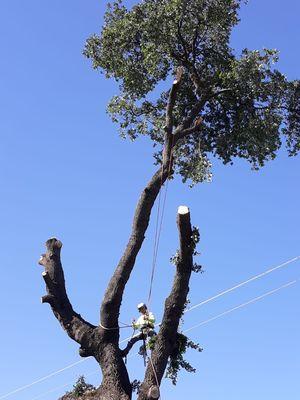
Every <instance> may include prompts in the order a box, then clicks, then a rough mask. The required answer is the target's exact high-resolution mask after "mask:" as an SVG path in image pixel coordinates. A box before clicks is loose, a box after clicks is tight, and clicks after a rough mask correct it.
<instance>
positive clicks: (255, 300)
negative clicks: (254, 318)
mask: <svg viewBox="0 0 300 400" xmlns="http://www.w3.org/2000/svg"><path fill="white" fill-rule="evenodd" d="M298 281H299V280H294V281H291V282H288V283H286V284H284V285H282V286H280V287H278V288H276V289H273V290H270V291H269V292H266V293H264V294H262V295H261V296H257V297H255V298H253V299H251V300H249V301H246V302H245V303H242V304H239V305H238V306H235V307H232V308H230V309H228V310H226V311H224V312H222V313H220V314H217V315H215V316H214V317H211V318H209V319H206V320H204V321H202V322H200V323H199V324H197V325H194V326H192V327H190V328H188V329H185V330H184V331H183V332H182V333H187V332H190V331H191V330H193V329H196V328H200V327H201V326H204V325H207V324H208V323H210V322H212V321H215V320H216V319H219V318H222V317H224V316H225V315H228V314H231V313H232V312H234V311H236V310H239V309H241V308H244V307H246V306H248V305H250V304H253V303H256V302H257V301H259V300H262V299H264V298H265V297H268V296H271V295H272V294H275V293H277V292H279V291H280V290H282V289H286V288H288V287H290V286H292V285H294V284H295V283H297V282H298ZM134 355H138V353H136V354H134ZM128 358H129V357H128ZM97 372H98V370H97V371H93V372H91V373H90V374H88V375H87V376H91V375H94V374H96V373H97ZM71 384H73V381H72V382H68V383H66V384H64V385H62V386H58V387H56V388H53V389H51V390H49V391H47V392H44V393H42V394H40V395H38V396H37V397H34V398H32V399H31V400H38V399H40V398H42V397H44V396H46V395H47V394H50V393H53V392H55V391H56V390H60V389H62V388H64V387H66V386H68V385H71Z"/></svg>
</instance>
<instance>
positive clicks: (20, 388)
mask: <svg viewBox="0 0 300 400" xmlns="http://www.w3.org/2000/svg"><path fill="white" fill-rule="evenodd" d="M299 259H300V256H297V257H294V258H291V259H290V260H288V261H286V262H284V263H282V264H279V265H278V266H276V267H273V268H270V269H268V270H267V271H265V272H262V273H260V274H258V275H255V276H253V277H252V278H250V279H247V280H246V281H244V282H241V283H239V284H237V285H235V286H233V287H231V288H229V289H227V290H224V291H223V292H221V293H219V294H217V295H215V296H213V297H210V298H208V299H207V300H204V301H202V302H200V303H198V304H195V305H194V306H192V307H190V308H189V309H188V310H186V311H185V313H187V312H189V311H192V310H194V309H195V308H197V307H200V306H202V305H204V304H207V303H209V302H210V301H213V300H215V299H217V298H219V297H221V296H224V295H225V294H227V293H229V292H232V291H233V290H236V289H238V288H240V287H242V286H244V285H246V284H247V283H250V282H253V281H254V280H257V279H259V278H261V277H263V276H266V275H268V274H270V273H272V272H274V271H276V270H278V269H280V268H283V267H284V266H287V265H289V264H291V263H293V262H295V261H298V260H299ZM158 325H159V324H157V325H156V326H158ZM129 339H131V337H129V338H126V339H123V340H121V341H120V344H121V343H125V342H127V341H128V340H129ZM90 358H91V357H88V358H84V359H83V360H79V361H77V362H75V363H73V364H70V365H67V366H66V367H64V368H61V369H59V370H57V371H54V372H52V373H50V374H48V375H46V376H44V377H42V378H40V379H38V380H36V381H34V382H32V383H29V384H28V385H24V386H21V387H19V388H17V389H15V390H13V391H11V392H9V393H7V394H5V395H3V396H1V397H0V400H3V399H6V398H7V397H9V396H11V395H13V394H16V393H19V392H21V391H23V390H25V389H28V388H30V387H31V386H33V385H36V384H37V383H40V382H43V381H45V380H46V379H49V378H51V377H52V376H55V375H57V374H59V373H61V372H63V371H66V370H67V369H70V368H72V367H74V366H75V365H78V364H81V363H82V362H84V361H86V360H88V359H90Z"/></svg>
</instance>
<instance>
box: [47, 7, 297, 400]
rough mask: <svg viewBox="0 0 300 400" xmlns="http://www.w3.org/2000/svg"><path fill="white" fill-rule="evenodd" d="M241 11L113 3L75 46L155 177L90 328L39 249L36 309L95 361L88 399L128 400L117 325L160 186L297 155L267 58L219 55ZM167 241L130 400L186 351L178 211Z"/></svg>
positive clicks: (287, 92)
mask: <svg viewBox="0 0 300 400" xmlns="http://www.w3.org/2000/svg"><path fill="white" fill-rule="evenodd" d="M241 3H242V1H239V0H189V1H187V0H142V1H139V2H137V3H136V5H134V6H133V7H131V8H128V7H126V5H125V4H124V2H123V1H122V0H115V1H113V2H112V3H109V4H108V6H107V10H106V13H105V19H104V24H103V26H102V27H101V31H100V33H99V34H95V35H92V36H91V37H90V38H89V39H88V40H87V42H86V46H85V49H84V54H85V56H86V57H88V58H89V59H91V61H92V64H93V67H94V68H95V69H96V70H99V71H100V72H102V73H104V74H105V76H106V78H113V79H115V80H116V81H117V82H118V84H119V93H118V94H116V96H114V97H113V98H112V99H111V101H110V102H109V104H108V112H109V114H110V115H111V117H112V120H113V121H114V122H115V123H117V124H118V126H119V131H120V135H121V136H122V137H124V138H129V139H131V140H135V139H137V138H138V136H140V135H146V136H148V137H149V138H150V139H151V142H152V144H153V146H154V161H155V164H156V165H157V171H156V172H155V173H154V175H153V176H152V177H151V179H150V180H149V182H148V183H147V184H146V186H145V188H144V190H143V191H142V193H141V195H140V198H139V200H138V204H137V206H136V210H135V214H134V219H133V224H132V231H131V235H130V237H129V240H128V244H127V246H126V248H125V250H124V253H123V256H122V257H121V259H120V261H119V263H118V265H117V267H116V269H115V271H114V273H113V275H112V277H111V280H110V282H109V284H108V287H107V289H106V292H105V294H104V297H103V301H102V304H101V310H100V324H99V325H97V326H94V325H92V324H91V323H89V322H88V321H86V320H84V319H83V318H82V317H81V316H80V314H78V313H77V312H75V311H74V309H73V307H72V305H71V303H70V301H69V299H68V296H67V293H66V288H65V281H64V273H63V269H62V265H61V260H60V250H61V246H62V244H61V242H60V241H59V240H57V239H55V238H52V239H49V240H48V241H47V243H46V246H47V252H46V254H44V255H42V257H41V260H40V264H41V265H43V266H44V267H45V272H44V273H43V278H44V280H45V283H46V288H47V294H46V295H45V296H44V297H43V298H42V301H43V302H44V303H49V304H50V306H51V308H52V311H53V313H54V315H55V317H56V318H57V319H58V321H59V322H60V324H61V325H62V327H63V329H64V330H65V331H66V332H67V334H68V335H69V336H70V337H71V338H72V339H73V340H75V341H76V342H78V344H79V345H80V350H79V352H80V355H81V356H82V357H88V356H92V357H94V358H95V359H96V360H97V362H98V363H99V365H100V367H101V370H102V375H103V380H102V384H101V386H100V387H99V388H98V389H97V390H96V392H95V393H94V397H93V398H94V399H102V400H117V399H118V400H119V399H121V400H129V399H131V398H132V384H131V380H130V378H129V375H128V372H127V368H126V365H125V363H124V357H125V356H126V355H127V354H128V352H129V351H130V350H131V348H132V347H133V345H134V344H135V342H137V341H139V340H141V339H142V337H141V335H137V337H135V338H134V339H133V340H132V341H130V342H129V343H128V345H127V346H126V347H125V348H120V346H119V336H120V335H119V328H118V327H119V313H120V307H121V305H122V297H123V293H124V289H125V286H126V283H127V282H128V280H129V279H130V274H131V272H132V270H133V268H134V265H135V261H136V257H137V255H138V253H139V251H140V249H141V246H142V244H143V241H144V237H145V232H146V230H147V227H148V224H149V219H150V216H151V211H152V208H153V205H154V203H155V200H156V198H157V196H158V194H159V192H160V189H161V188H162V186H163V185H164V184H165V182H166V181H167V180H168V179H171V178H172V176H173V175H174V174H179V175H180V176H181V177H182V180H183V182H188V183H189V184H190V185H194V184H197V183H201V182H205V181H209V180H210V179H211V162H212V161H211V160H212V159H213V158H214V157H216V158H219V159H221V160H222V161H223V162H224V163H225V164H231V163H233V162H234V160H235V159H236V158H243V159H245V160H247V161H248V162H249V163H250V164H251V166H252V167H253V168H254V169H258V168H260V167H262V166H263V165H264V164H265V163H266V162H267V161H269V160H272V159H274V158H275V157H276V154H277V152H278V150H279V149H280V147H281V146H282V144H284V146H285V147H286V148H287V151H288V152H289V154H290V155H291V156H292V155H296V154H297V153H298V151H299V149H300V133H299V128H300V105H299V99H300V82H299V81H298V80H295V81H289V80H288V79H287V78H286V77H285V76H284V75H283V74H282V73H281V72H279V71H278V70H277V69H276V62H277V60H278V52H277V50H273V49H263V50H260V51H258V50H255V51H253V50H248V49H244V50H243V51H242V53H241V54H239V55H238V54H237V53H236V52H235V51H234V50H233V49H232V48H231V46H230V36H231V32H232V29H233V28H234V27H235V25H237V24H238V22H239V16H238V13H239V9H240V6H241ZM171 79H172V80H173V79H174V80H173V83H172V84H170V81H171ZM160 145H162V146H160ZM160 148H162V150H158V149H160ZM178 230H179V251H178V253H177V255H176V257H175V264H176V272H175V277H174V282H173V286H172V289H171V292H170V294H169V295H168V297H167V298H166V301H165V306H164V314H163V319H162V322H161V325H160V328H159V331H158V334H157V337H156V338H155V341H154V343H153V346H152V350H151V355H150V358H149V362H148V363H147V367H146V371H145V378H144V381H143V382H142V383H141V385H140V387H139V394H138V399H139V400H146V399H156V398H158V397H159V386H160V384H161V381H162V379H163V377H164V375H165V372H166V368H168V363H169V368H170V367H171V368H172V366H173V368H175V374H176V368H179V367H180V366H183V367H184V366H185V364H184V363H182V364H180V361H182V360H181V359H180V357H179V358H178V357H177V359H176V357H175V358H174V354H177V356H178V348H179V347H178V346H179V344H178V343H181V345H182V346H187V345H188V342H187V340H186V338H184V337H180V333H178V326H179V321H180V318H181V315H182V313H183V310H184V307H185V303H186V300H187V294H188V291H189V281H190V277H191V273H192V271H193V254H194V251H195V235H194V233H195V231H193V228H192V225H191V222H190V213H189V210H188V208H187V207H181V208H180V209H179V213H178ZM196 241H197V240H196ZM180 340H181V342H180ZM172 362H173V364H172ZM176 362H177V364H176ZM174 363H175V364H174ZM178 363H179V364H178ZM173 372H174V369H173ZM171 375H172V374H171Z"/></svg>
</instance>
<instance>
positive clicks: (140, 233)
mask: <svg viewBox="0 0 300 400" xmlns="http://www.w3.org/2000/svg"><path fill="white" fill-rule="evenodd" d="M172 147H173V135H168V134H167V133H166V135H165V146H164V151H163V164H162V166H161V168H159V169H158V170H157V172H156V173H155V174H154V175H153V177H152V179H151V180H150V181H149V183H148V184H147V186H146V187H145V189H144V190H143V191H142V194H141V196H140V199H139V201H138V204H137V207H136V210H135V214H134V219H133V224H132V230H131V236H130V238H129V241H128V244H127V246H126V248H125V251H124V253H123V256H122V258H121V259H120V261H119V264H118V266H117V268H116V270H115V272H114V274H113V276H112V278H111V280H110V282H109V284H108V287H107V289H106V292H105V295H104V299H103V301H102V305H101V311H100V318H101V324H102V325H103V326H105V327H107V328H110V329H111V328H115V327H117V326H118V318H119V312H120V306H121V302H122V297H123V292H124V289H125V285H126V283H127V281H128V279H129V277H130V274H131V271H132V269H133V267H134V264H135V260H136V257H137V254H138V252H139V250H140V248H141V246H142V244H143V241H144V238H145V232H146V230H147V228H148V224H149V219H150V214H151V210H152V207H153V205H154V202H155V200H156V198H157V195H158V193H159V191H160V188H161V187H162V185H163V184H164V182H165V181H166V179H167V178H168V176H169V171H170V169H171V165H172V154H171V152H172ZM110 333H111V334H110V340H112V341H114V342H117V341H118V339H119V330H117V329H115V330H114V331H110Z"/></svg>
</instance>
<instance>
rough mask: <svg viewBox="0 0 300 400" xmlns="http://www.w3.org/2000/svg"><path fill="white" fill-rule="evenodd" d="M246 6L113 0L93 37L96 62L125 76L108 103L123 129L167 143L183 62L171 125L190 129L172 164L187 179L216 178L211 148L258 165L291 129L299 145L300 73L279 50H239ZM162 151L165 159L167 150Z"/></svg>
mask: <svg viewBox="0 0 300 400" xmlns="http://www.w3.org/2000/svg"><path fill="white" fill-rule="evenodd" d="M240 5H241V0H240V1H239V0H189V1H188V0H142V1H140V2H139V3H138V4H136V5H135V6H133V7H132V8H131V9H128V8H127V7H126V6H125V5H124V3H123V1H122V0H116V1H113V2H112V3H110V4H108V7H107V11H106V14H105V21H104V26H103V27H102V31H101V33H100V35H93V36H91V37H90V38H89V39H88V40H87V43H86V47H85V50H84V54H85V55H86V56H87V57H88V58H90V59H91V60H92V62H93V67H94V68H95V69H100V71H102V72H104V73H105V74H106V76H107V77H113V78H114V79H115V80H116V81H117V82H118V83H119V89H120V92H119V94H118V95H116V96H114V97H113V98H112V99H111V101H110V103H109V105H108V112H109V113H110V115H111V117H112V119H113V121H114V122H117V123H118V124H119V127H120V133H121V135H122V136H123V137H129V138H131V139H135V138H136V137H137V136H138V135H147V136H149V137H150V138H151V139H152V141H153V142H154V144H157V143H163V139H164V134H165V131H164V127H165V124H166V107H167V103H168V98H169V92H170V89H171V88H170V86H171V85H170V84H169V78H170V76H174V75H175V74H176V70H177V68H178V67H179V66H182V67H183V68H184V76H183V79H182V83H181V85H180V89H179V91H178V94H177V98H176V102H175V107H174V111H173V123H174V131H175V130H176V128H177V129H179V128H180V126H183V125H184V124H185V127H186V121H187V120H188V119H189V123H190V128H191V129H190V131H191V133H190V134H189V135H185V136H184V137H182V138H181V140H180V141H179V142H178V143H176V147H175V149H174V168H175V171H176V172H177V173H179V174H180V175H181V176H182V178H183V180H184V181H186V180H187V179H191V180H192V182H194V183H197V182H201V181H204V180H209V179H210V177H211V175H210V162H209V161H208V155H209V154H212V155H214V156H217V157H218V158H220V159H221V160H222V161H223V162H224V163H231V162H232V161H233V159H234V158H235V157H241V158H244V159H246V160H248V161H249V162H250V163H251V165H252V166H253V168H255V169H256V168H259V167H261V166H263V165H264V163H265V162H266V161H267V160H270V159H274V158H275V156H276V153H277V151H278V149H279V148H280V146H281V144H282V139H283V138H284V137H285V140H284V141H285V143H286V146H287V149H288V152H289V154H290V155H295V154H297V152H298V151H299V149H300V135H299V128H300V105H299V99H300V81H298V80H296V81H288V80H287V78H286V77H285V76H284V75H283V74H282V73H280V72H279V71H278V70H276V69H275V68H274V64H275V63H276V62H277V61H278V52H277V51H276V50H269V49H264V50H262V51H256V50H255V51H250V50H248V49H245V50H243V52H242V54H241V55H240V56H237V55H236V54H235V53H234V51H233V49H232V48H231V47H230V45H229V42H230V35H231V31H232V29H233V27H234V26H235V25H236V24H237V23H238V22H239V18H238V12H239V8H240ZM195 110H196V113H195ZM199 117H201V124H198V125H199V127H198V128H197V129H192V127H193V126H194V127H195V125H197V121H199ZM155 157H156V159H157V161H158V162H160V161H161V160H160V157H161V153H160V152H158V153H156V154H155Z"/></svg>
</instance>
